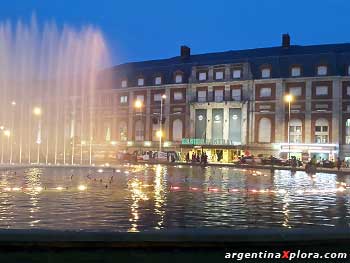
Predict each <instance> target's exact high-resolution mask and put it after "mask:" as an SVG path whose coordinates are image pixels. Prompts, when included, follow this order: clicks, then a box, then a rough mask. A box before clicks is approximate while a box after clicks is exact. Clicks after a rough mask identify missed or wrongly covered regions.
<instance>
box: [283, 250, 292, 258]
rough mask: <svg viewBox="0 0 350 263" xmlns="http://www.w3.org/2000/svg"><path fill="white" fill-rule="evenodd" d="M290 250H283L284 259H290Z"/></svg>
mask: <svg viewBox="0 0 350 263" xmlns="http://www.w3.org/2000/svg"><path fill="white" fill-rule="evenodd" d="M289 252H290V251H289V250H283V256H282V258H289Z"/></svg>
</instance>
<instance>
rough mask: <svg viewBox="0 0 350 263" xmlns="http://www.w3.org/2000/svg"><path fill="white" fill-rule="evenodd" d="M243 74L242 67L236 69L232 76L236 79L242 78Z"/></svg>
mask: <svg viewBox="0 0 350 263" xmlns="http://www.w3.org/2000/svg"><path fill="white" fill-rule="evenodd" d="M241 74H242V70H240V69H234V70H233V71H232V77H233V78H234V79H240V78H241Z"/></svg>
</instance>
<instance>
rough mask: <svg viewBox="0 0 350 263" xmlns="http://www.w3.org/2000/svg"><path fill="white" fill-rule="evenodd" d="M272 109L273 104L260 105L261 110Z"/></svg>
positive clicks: (267, 110)
mask: <svg viewBox="0 0 350 263" xmlns="http://www.w3.org/2000/svg"><path fill="white" fill-rule="evenodd" d="M270 110H271V105H259V111H261V112H269V111H270Z"/></svg>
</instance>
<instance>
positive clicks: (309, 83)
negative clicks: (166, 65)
mask: <svg viewBox="0 0 350 263" xmlns="http://www.w3.org/2000/svg"><path fill="white" fill-rule="evenodd" d="M311 97H312V81H311V80H307V81H306V85H305V143H313V142H311V133H312V131H311Z"/></svg>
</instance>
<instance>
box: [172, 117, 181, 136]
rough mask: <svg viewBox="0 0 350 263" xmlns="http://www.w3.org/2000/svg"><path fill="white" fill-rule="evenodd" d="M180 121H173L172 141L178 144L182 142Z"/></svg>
mask: <svg viewBox="0 0 350 263" xmlns="http://www.w3.org/2000/svg"><path fill="white" fill-rule="evenodd" d="M182 129H183V124H182V120H180V119H176V120H174V121H173V141H175V142H180V141H181V140H182Z"/></svg>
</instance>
